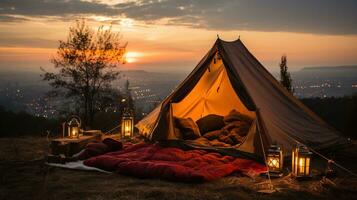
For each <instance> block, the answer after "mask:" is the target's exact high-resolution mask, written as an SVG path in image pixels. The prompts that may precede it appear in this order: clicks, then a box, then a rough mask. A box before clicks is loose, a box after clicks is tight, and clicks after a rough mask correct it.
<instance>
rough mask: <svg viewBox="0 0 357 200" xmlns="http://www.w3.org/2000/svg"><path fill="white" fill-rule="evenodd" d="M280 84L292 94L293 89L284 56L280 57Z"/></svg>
mask: <svg viewBox="0 0 357 200" xmlns="http://www.w3.org/2000/svg"><path fill="white" fill-rule="evenodd" d="M279 65H280V83H281V84H282V85H283V86H284V87H285V88H286V89H287V90H288V91H289V92H290V93H292V94H293V93H294V88H293V86H292V79H291V76H290V73H289V71H288V65H287V58H286V56H285V55H284V56H282V57H281V62H280V64H279Z"/></svg>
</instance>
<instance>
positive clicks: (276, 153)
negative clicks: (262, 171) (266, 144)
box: [267, 145, 283, 173]
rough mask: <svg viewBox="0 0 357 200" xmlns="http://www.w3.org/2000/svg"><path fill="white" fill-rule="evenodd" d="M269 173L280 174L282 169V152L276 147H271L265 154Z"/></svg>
mask: <svg viewBox="0 0 357 200" xmlns="http://www.w3.org/2000/svg"><path fill="white" fill-rule="evenodd" d="M267 165H268V167H269V172H273V173H281V172H282V169H283V151H282V150H281V148H280V146H278V145H271V146H270V148H269V149H268V154H267Z"/></svg>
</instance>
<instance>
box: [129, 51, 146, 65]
mask: <svg viewBox="0 0 357 200" xmlns="http://www.w3.org/2000/svg"><path fill="white" fill-rule="evenodd" d="M142 56H143V53H139V52H132V51H130V52H127V53H126V54H125V62H126V63H134V62H137V61H138V58H139V57H142Z"/></svg>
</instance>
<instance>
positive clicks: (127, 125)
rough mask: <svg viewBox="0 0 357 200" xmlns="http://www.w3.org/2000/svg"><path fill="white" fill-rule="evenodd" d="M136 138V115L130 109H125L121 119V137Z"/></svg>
mask: <svg viewBox="0 0 357 200" xmlns="http://www.w3.org/2000/svg"><path fill="white" fill-rule="evenodd" d="M133 136H134V115H133V112H132V111H131V110H130V109H129V108H125V109H124V111H123V114H122V118H121V137H122V138H131V137H133Z"/></svg>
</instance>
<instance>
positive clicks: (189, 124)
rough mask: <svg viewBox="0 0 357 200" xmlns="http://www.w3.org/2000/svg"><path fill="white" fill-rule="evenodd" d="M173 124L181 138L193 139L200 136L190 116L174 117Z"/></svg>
mask: <svg viewBox="0 0 357 200" xmlns="http://www.w3.org/2000/svg"><path fill="white" fill-rule="evenodd" d="M175 125H176V127H177V128H178V129H180V132H181V135H182V139H184V140H194V139H197V138H199V137H201V134H200V130H199V128H198V126H197V124H196V123H195V122H194V121H193V120H192V119H191V118H178V117H177V118H175Z"/></svg>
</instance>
